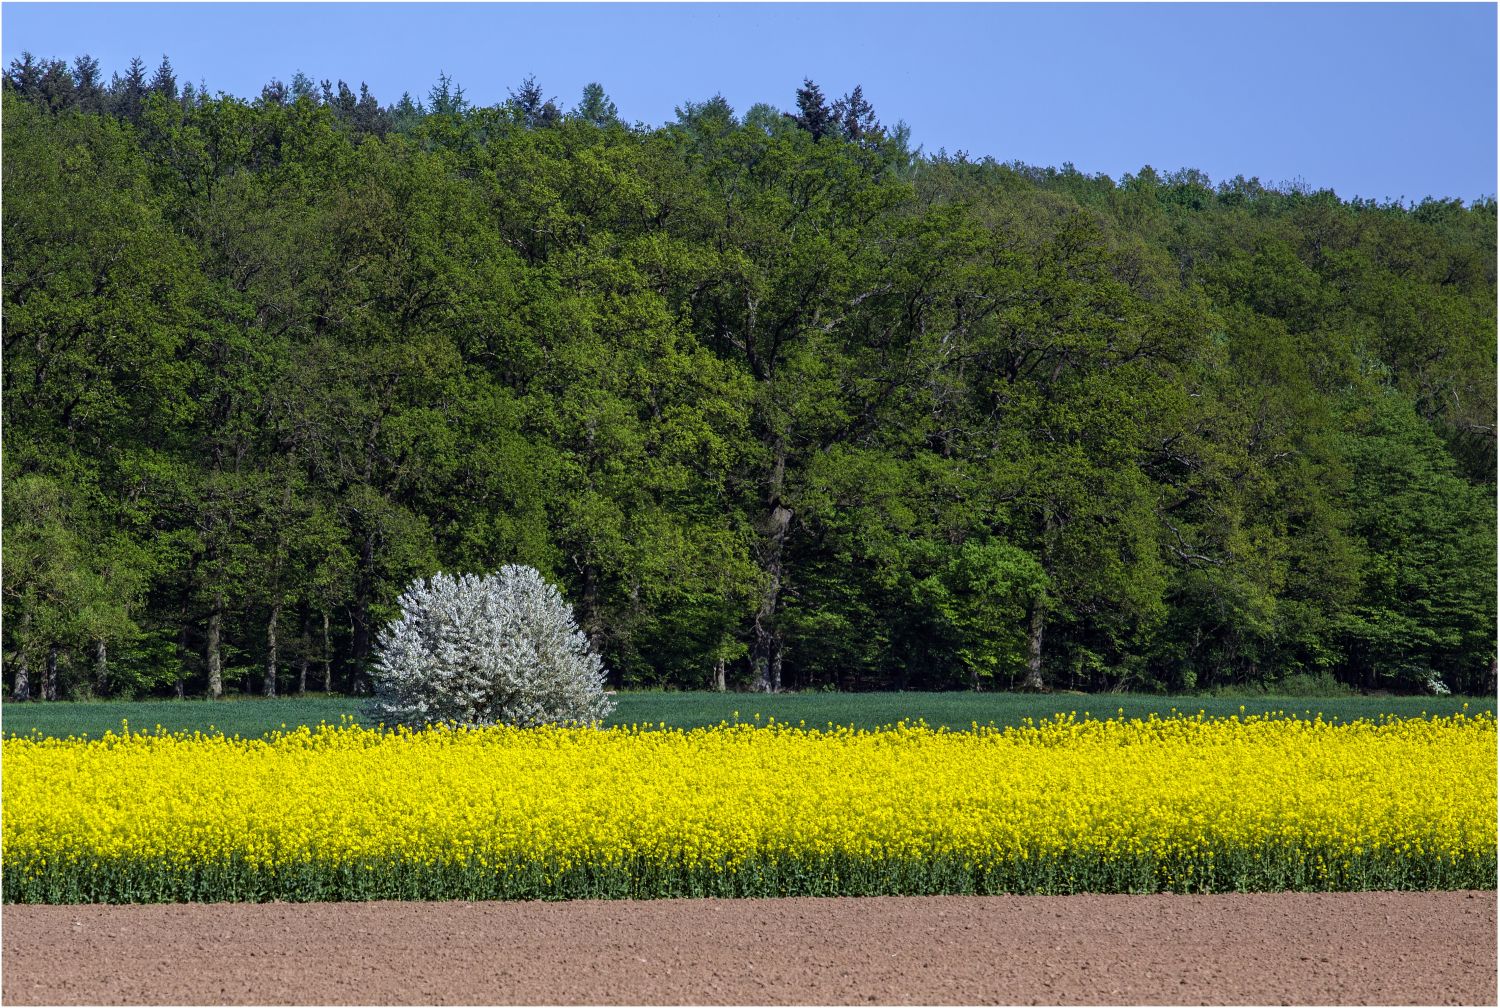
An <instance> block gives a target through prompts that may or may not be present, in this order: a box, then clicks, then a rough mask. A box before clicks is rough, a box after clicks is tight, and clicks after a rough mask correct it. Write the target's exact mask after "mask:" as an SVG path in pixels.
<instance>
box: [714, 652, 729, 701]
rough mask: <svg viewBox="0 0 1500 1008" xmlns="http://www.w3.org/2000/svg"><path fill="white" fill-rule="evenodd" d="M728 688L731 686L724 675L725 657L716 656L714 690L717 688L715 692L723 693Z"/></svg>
mask: <svg viewBox="0 0 1500 1008" xmlns="http://www.w3.org/2000/svg"><path fill="white" fill-rule="evenodd" d="M728 688H729V686H728V682H727V680H726V677H725V675H724V659H723V658H715V659H714V690H715V692H718V693H723V692H724V691H725V690H726V689H728Z"/></svg>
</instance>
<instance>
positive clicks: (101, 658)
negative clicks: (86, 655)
mask: <svg viewBox="0 0 1500 1008" xmlns="http://www.w3.org/2000/svg"><path fill="white" fill-rule="evenodd" d="M94 692H95V693H98V694H99V695H100V696H104V695H105V694H106V693H108V692H109V649H108V648H107V647H106V646H105V643H104V642H103V641H102V640H97V641H94Z"/></svg>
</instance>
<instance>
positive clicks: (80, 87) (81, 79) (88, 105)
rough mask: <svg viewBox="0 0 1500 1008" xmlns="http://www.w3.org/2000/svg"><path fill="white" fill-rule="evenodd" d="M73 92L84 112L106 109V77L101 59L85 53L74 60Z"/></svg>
mask: <svg viewBox="0 0 1500 1008" xmlns="http://www.w3.org/2000/svg"><path fill="white" fill-rule="evenodd" d="M73 93H74V95H75V96H76V102H77V105H78V108H79V109H81V110H82V111H84V112H102V111H103V110H104V78H103V76H102V75H101V73H100V71H99V61H98V60H96V59H94V57H92V56H90V55H88V54H87V53H85V54H84V55H82V56H79V57H78V58H77V59H75V60H74V61H73Z"/></svg>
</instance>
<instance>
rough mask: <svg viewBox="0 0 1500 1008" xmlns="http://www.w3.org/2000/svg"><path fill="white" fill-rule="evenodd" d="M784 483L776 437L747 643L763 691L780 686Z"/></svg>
mask: <svg viewBox="0 0 1500 1008" xmlns="http://www.w3.org/2000/svg"><path fill="white" fill-rule="evenodd" d="M785 482H786V448H785V444H784V442H782V441H780V440H778V441H777V442H776V447H775V454H774V457H773V462H772V466H771V488H770V495H769V500H768V504H769V508H768V510H767V513H766V520H765V525H764V527H763V537H762V541H761V549H760V553H761V557H760V561H761V569H762V570H763V571H764V572H765V574H766V582H765V588H764V590H763V591H762V593H761V597H760V605H759V606H758V607H757V608H756V611H755V639H754V641H752V642H751V646H750V667H751V670H752V671H753V672H754V674H755V688H756V689H757V690H760V691H761V692H766V693H774V692H776V691H777V690H779V689H780V688H781V631H780V629H779V628H778V627H777V626H776V612H777V608H778V606H779V605H780V602H781V579H782V575H783V573H784V562H785V552H786V536H787V531H788V530H789V529H790V528H791V524H792V511H791V509H790V508H788V507H787V506H786V505H784V504H783V503H782V502H781V492H782V487H783V485H784V484H785ZM773 666H774V667H773Z"/></svg>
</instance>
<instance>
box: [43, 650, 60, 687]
mask: <svg viewBox="0 0 1500 1008" xmlns="http://www.w3.org/2000/svg"><path fill="white" fill-rule="evenodd" d="M58 650H59V648H58V646H57V645H56V644H49V645H47V665H46V671H45V672H43V674H42V699H43V700H56V699H57V652H58Z"/></svg>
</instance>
